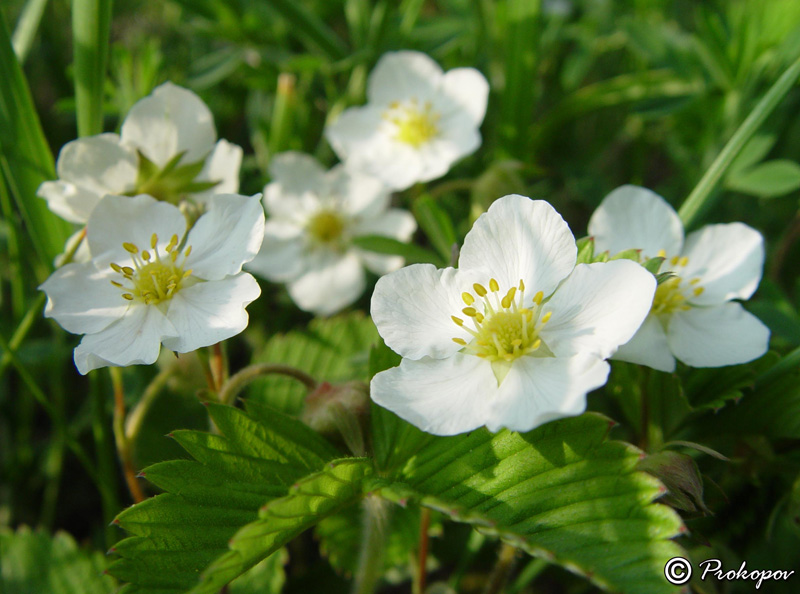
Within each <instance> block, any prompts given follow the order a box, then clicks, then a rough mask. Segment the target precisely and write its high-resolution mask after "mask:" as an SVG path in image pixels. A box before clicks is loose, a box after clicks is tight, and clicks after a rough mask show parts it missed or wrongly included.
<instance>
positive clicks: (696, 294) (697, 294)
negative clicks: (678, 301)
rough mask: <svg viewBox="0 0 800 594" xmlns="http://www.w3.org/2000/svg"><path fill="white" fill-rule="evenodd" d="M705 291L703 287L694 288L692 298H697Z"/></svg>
mask: <svg viewBox="0 0 800 594" xmlns="http://www.w3.org/2000/svg"><path fill="white" fill-rule="evenodd" d="M705 290H706V289H705V287H695V288H694V296H695V297H699V296H700V295H702V294H703V291H705Z"/></svg>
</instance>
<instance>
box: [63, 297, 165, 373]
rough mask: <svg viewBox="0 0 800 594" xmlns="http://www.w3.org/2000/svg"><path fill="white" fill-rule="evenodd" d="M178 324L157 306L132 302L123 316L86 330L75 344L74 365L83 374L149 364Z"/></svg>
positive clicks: (154, 359)
mask: <svg viewBox="0 0 800 594" xmlns="http://www.w3.org/2000/svg"><path fill="white" fill-rule="evenodd" d="M174 335H175V328H173V327H172V324H170V323H169V320H167V318H165V317H164V314H162V313H161V311H160V310H159V309H158V307H156V306H151V305H142V304H136V305H131V307H130V308H129V309H128V310H127V312H126V314H125V316H124V317H122V318H121V319H119V320H117V321H116V322H114V323H113V324H111V325H110V326H108V327H107V328H105V329H104V330H101V331H100V332H98V333H96V334H87V335H86V336H84V337H83V340H81V343H80V344H79V345H78V346H77V347H76V348H75V352H74V354H73V357H74V359H75V366H76V367H77V368H78V371H79V372H80V373H82V374H83V375H86V374H87V373H89V372H90V371H91V370H92V369H97V368H99V367H107V366H113V367H125V366H127V365H149V364H151V363H155V361H156V359H158V352H159V350H160V349H161V341H162V340H164V339H165V338H168V337H170V336H174Z"/></svg>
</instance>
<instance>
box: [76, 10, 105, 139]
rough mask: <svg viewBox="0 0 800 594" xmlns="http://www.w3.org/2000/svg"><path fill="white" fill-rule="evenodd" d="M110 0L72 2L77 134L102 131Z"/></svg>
mask: <svg viewBox="0 0 800 594" xmlns="http://www.w3.org/2000/svg"><path fill="white" fill-rule="evenodd" d="M110 31H111V0H73V1H72V41H73V55H74V60H75V112H76V115H77V117H78V135H79V136H92V135H95V134H100V133H101V132H102V131H103V92H104V90H105V79H106V63H107V62H108V38H109V33H110Z"/></svg>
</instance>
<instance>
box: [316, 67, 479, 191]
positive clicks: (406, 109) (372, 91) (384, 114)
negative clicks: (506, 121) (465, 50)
mask: <svg viewBox="0 0 800 594" xmlns="http://www.w3.org/2000/svg"><path fill="white" fill-rule="evenodd" d="M488 94H489V84H488V83H487V82H486V79H485V78H484V77H483V75H482V74H481V73H480V72H478V71H477V70H475V69H474V68H455V69H453V70H450V71H448V72H447V73H443V72H442V69H441V68H440V67H439V65H438V64H436V62H434V61H433V60H431V59H430V58H429V57H428V56H426V55H425V54H422V53H419V52H411V51H402V52H394V53H388V54H384V55H383V56H382V57H381V59H380V60H378V63H377V65H376V66H375V69H374V70H373V71H372V73H371V74H370V76H369V80H368V81H367V101H368V104H367V105H365V106H363V107H353V108H350V109H348V110H346V111H345V112H344V113H343V114H342V115H341V116H339V118H338V119H337V120H336V121H335V122H333V123H332V124H331V125H330V126H328V127H327V128H326V130H325V134H326V136H327V138H328V141H329V142H330V143H331V146H333V149H334V150H335V151H336V153H337V154H338V155H339V158H341V159H342V160H343V161H345V162H346V163H347V165H348V167H353V168H355V169H359V170H363V171H366V172H367V173H370V174H371V175H374V176H375V177H378V178H379V179H381V180H383V182H384V183H385V184H386V185H388V186H389V187H391V188H393V189H395V190H402V189H405V188H407V187H409V186H411V185H412V184H414V183H416V182H425V181H430V180H432V179H436V178H438V177H441V176H443V175H444V174H445V173H447V171H448V170H449V169H450V166H451V165H452V164H453V163H454V162H455V161H457V160H458V159H460V158H461V157H463V156H465V155H469V154H470V153H472V152H473V151H475V149H477V148H478V147H479V146H480V144H481V136H480V133H479V132H478V128H479V127H480V125H481V122H482V121H483V116H484V114H485V113H486V101H487V97H488Z"/></svg>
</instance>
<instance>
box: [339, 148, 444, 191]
mask: <svg viewBox="0 0 800 594" xmlns="http://www.w3.org/2000/svg"><path fill="white" fill-rule="evenodd" d="M348 165H352V167H354V168H360V169H363V170H364V171H366V172H368V173H370V174H371V175H374V176H376V177H378V178H380V180H381V181H382V182H383V183H384V184H386V185H387V186H388V187H390V188H392V189H393V190H395V191H398V192H399V191H402V190H405V189H406V188H410V187H411V186H412V185H414V184H415V183H417V182H424V181H430V180H432V179H436V178H438V177H441V176H442V175H444V174H445V173H447V170H448V169H449V164H443V163H441V162H440V161H436V162H427V161H426V160H425V158H424V155H423V154H422V153H421V152H420V151H418V150H416V149H414V148H412V147H411V146H408V145H407V144H404V143H400V142H396V141H394V140H391V141H386V142H383V143H381V144H376V146H375V147H370V148H369V149H368V150H363V151H360V152H358V153H353V156H352V158H351V161H350V163H349V164H348Z"/></svg>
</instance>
